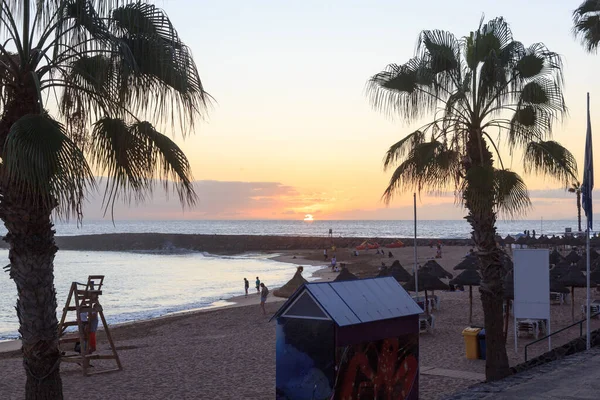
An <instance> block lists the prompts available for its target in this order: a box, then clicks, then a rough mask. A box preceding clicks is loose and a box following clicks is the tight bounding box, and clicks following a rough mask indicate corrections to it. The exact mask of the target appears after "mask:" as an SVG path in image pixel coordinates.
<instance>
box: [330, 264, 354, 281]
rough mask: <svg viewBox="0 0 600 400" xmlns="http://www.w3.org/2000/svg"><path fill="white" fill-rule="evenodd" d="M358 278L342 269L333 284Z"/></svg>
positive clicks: (346, 269) (344, 268)
mask: <svg viewBox="0 0 600 400" xmlns="http://www.w3.org/2000/svg"><path fill="white" fill-rule="evenodd" d="M357 279H358V277H357V276H356V275H354V274H353V273H352V272H350V271H348V268H346V267H342V270H341V271H340V273H339V274H338V276H337V277H336V278H335V279H334V280H333V281H334V282H341V281H355V280H357Z"/></svg>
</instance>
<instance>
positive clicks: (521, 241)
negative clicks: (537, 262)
mask: <svg viewBox="0 0 600 400" xmlns="http://www.w3.org/2000/svg"><path fill="white" fill-rule="evenodd" d="M515 243H516V244H518V245H519V246H523V245H524V244H527V237H525V236H519V238H518V239H517V241H516V242H515Z"/></svg>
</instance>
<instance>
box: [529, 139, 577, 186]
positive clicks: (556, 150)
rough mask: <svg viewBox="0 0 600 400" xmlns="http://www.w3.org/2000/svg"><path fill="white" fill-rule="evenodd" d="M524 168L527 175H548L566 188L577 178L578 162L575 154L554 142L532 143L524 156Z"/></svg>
mask: <svg viewBox="0 0 600 400" xmlns="http://www.w3.org/2000/svg"><path fill="white" fill-rule="evenodd" d="M523 168H524V170H525V172H526V173H531V172H535V173H540V174H545V175H548V176H550V177H552V178H554V179H556V180H558V181H559V182H561V183H562V184H564V185H565V187H567V186H568V185H569V183H571V181H572V180H573V179H576V176H577V161H576V160H575V157H573V154H571V152H570V151H569V150H567V149H566V148H565V147H563V146H561V145H560V144H559V143H557V142H555V141H552V140H549V141H533V142H530V143H529V144H528V145H527V147H526V149H525V153H524V155H523Z"/></svg>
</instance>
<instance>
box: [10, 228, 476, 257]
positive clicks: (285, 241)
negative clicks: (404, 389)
mask: <svg viewBox="0 0 600 400" xmlns="http://www.w3.org/2000/svg"><path fill="white" fill-rule="evenodd" d="M365 240H369V241H371V242H377V243H379V244H380V245H381V246H384V247H385V245H387V244H390V243H392V242H394V241H396V239H391V238H357V237H348V238H342V237H336V238H329V237H307V236H257V235H188V234H164V233H114V234H101V235H80V236H57V237H56V244H57V246H58V247H59V248H60V249H61V250H86V251H170V250H173V249H185V250H193V251H204V252H209V253H228V254H237V253H244V252H248V251H281V250H301V249H323V248H326V247H327V248H331V246H332V245H335V246H336V247H338V248H354V247H356V246H358V245H360V244H361V243H362V242H364V241H365ZM400 240H402V241H403V242H404V243H405V244H406V245H407V246H412V245H413V241H414V239H411V238H406V239H402V238H400ZM438 241H439V242H441V243H442V245H444V246H470V245H472V241H471V240H470V239H428V238H420V239H417V245H418V246H429V245H432V244H437V243H438ZM0 247H2V248H6V247H7V244H6V243H4V242H0ZM392 251H393V250H392Z"/></svg>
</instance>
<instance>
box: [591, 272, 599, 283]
mask: <svg viewBox="0 0 600 400" xmlns="http://www.w3.org/2000/svg"><path fill="white" fill-rule="evenodd" d="M590 282H593V283H594V284H596V285H600V268H595V269H594V270H593V271H591V272H590Z"/></svg>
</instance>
